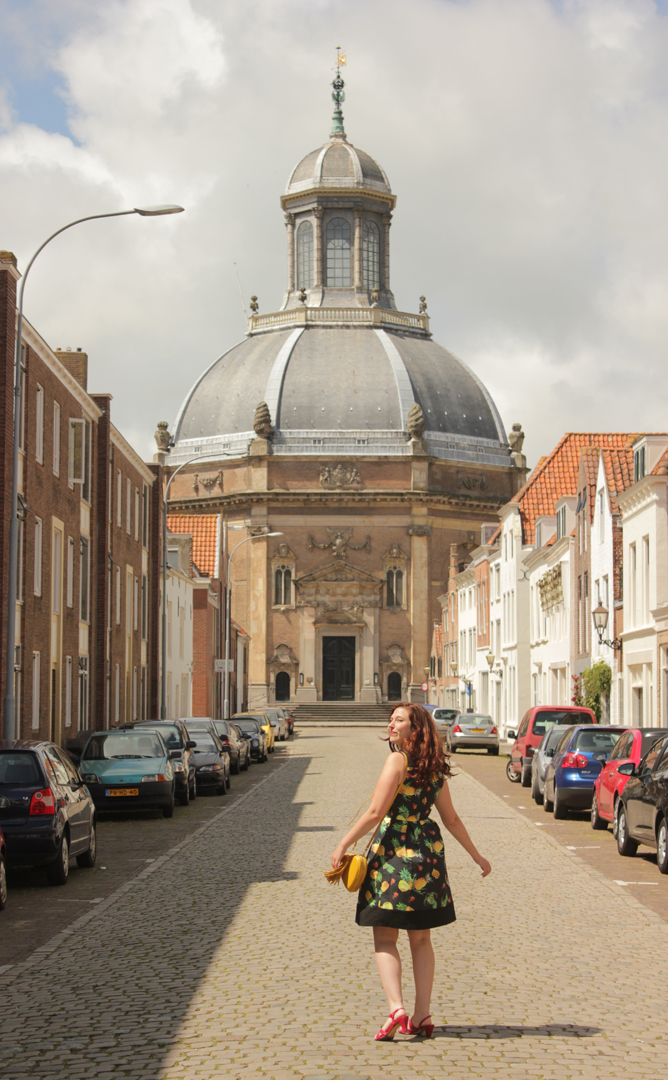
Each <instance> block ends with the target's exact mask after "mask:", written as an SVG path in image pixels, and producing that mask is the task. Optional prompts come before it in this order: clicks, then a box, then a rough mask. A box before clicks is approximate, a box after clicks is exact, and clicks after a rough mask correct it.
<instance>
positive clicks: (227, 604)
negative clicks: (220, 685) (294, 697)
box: [223, 532, 301, 720]
mask: <svg viewBox="0 0 668 1080" xmlns="http://www.w3.org/2000/svg"><path fill="white" fill-rule="evenodd" d="M266 536H283V533H282V532H266V533H255V534H254V535H253V536H247V537H246V538H245V539H244V540H240V541H239V543H238V544H236V545H235V547H233V548H232V550H231V552H230V554H229V555H228V557H227V576H226V578H225V582H226V584H227V596H226V597H225V699H224V701H223V719H224V720H229V717H230V595H231V589H230V566H231V564H232V556H233V555H234V552H235V551H238V550H239V548H240V547H241V546H242V545H243V544H247V543H248V541H249V540H261V539H262V538H263V537H266ZM299 678H300V681H301V675H300V677H299Z"/></svg>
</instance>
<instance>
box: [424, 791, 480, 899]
mask: <svg viewBox="0 0 668 1080" xmlns="http://www.w3.org/2000/svg"><path fill="white" fill-rule="evenodd" d="M434 806H435V807H436V809H437V810H438V812H439V815H440V818H441V821H442V822H443V824H444V825H445V827H446V829H447V830H448V832H449V833H450V835H451V836H454V838H455V840H456V841H457V843H458V844H461V845H462V847H463V848H464V851H468V853H469V855H470V856H471V858H472V859H473V861H474V863H477V864H478V866H479V867H480V869H481V870H482V876H483V877H487V875H488V874H491V872H492V867H491V864H490V863H488V862H487V859H483V857H482V855H481V854H480V852H479V851H478V849H477V847H476V846H475V844H474V843H473V841H472V839H471V837H470V836H469V834H468V832H467V830H466V826H465V825H464V822H463V821H462V819H461V818H460V816H459V814H458V813H457V811H456V810H455V808H454V806H453V805H452V796H451V795H450V788H449V787H448V781H447V780H444V781H443V787H442V788H441V790H440V793H439V796H438V798H437V800H436V802H435V803H434Z"/></svg>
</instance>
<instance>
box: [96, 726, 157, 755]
mask: <svg viewBox="0 0 668 1080" xmlns="http://www.w3.org/2000/svg"><path fill="white" fill-rule="evenodd" d="M164 756H165V749H164V746H163V743H162V741H161V740H160V738H159V737H158V736H157V735H156V734H154V733H153V732H150V731H147V732H145V733H144V732H139V731H127V732H126V731H107V732H105V733H104V734H101V735H92V736H91V738H90V740H89V742H88V744H87V746H86V749H85V750H84V752H83V756H82V759H83V760H84V761H115V760H116V759H117V758H159V757H164Z"/></svg>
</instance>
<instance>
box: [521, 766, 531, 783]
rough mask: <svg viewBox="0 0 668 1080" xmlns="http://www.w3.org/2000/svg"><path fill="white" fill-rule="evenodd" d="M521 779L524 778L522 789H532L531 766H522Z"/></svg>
mask: <svg viewBox="0 0 668 1080" xmlns="http://www.w3.org/2000/svg"><path fill="white" fill-rule="evenodd" d="M521 777H522V787H531V766H530V765H523V766H522V772H521Z"/></svg>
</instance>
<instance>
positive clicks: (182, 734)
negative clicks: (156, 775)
mask: <svg viewBox="0 0 668 1080" xmlns="http://www.w3.org/2000/svg"><path fill="white" fill-rule="evenodd" d="M127 728H134V729H135V730H137V729H141V730H143V731H157V732H159V734H160V735H162V737H163V739H164V741H165V745H166V747H167V750H168V751H169V757H170V760H171V762H172V765H173V767H174V779H175V781H176V795H177V798H178V800H179V802H180V803H181V806H187V805H188V803H189V802H190V800H191V799H196V798H197V778H196V776H195V762H194V761H193V756H192V749H193V746H194V745H195V744H194V742H193V740H192V739H191V737H190V735H189V733H188V729H187V727H186V726H185V724H184V723H183V721H182V720H141V721H139V722H138V723H136V724H124V725H123V730H125V729H127Z"/></svg>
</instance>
